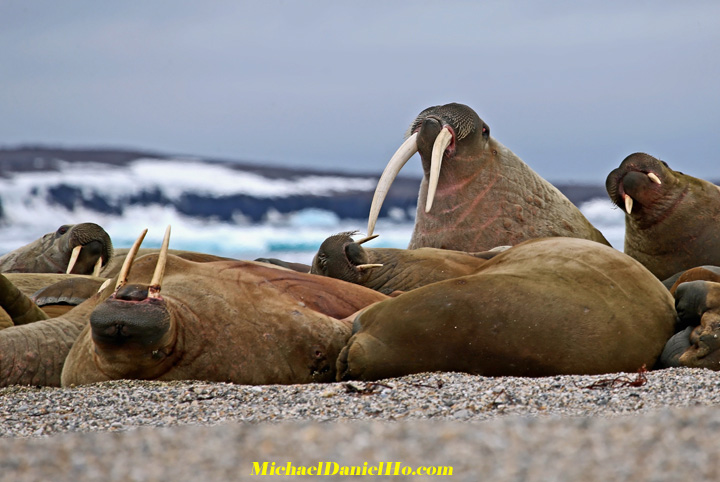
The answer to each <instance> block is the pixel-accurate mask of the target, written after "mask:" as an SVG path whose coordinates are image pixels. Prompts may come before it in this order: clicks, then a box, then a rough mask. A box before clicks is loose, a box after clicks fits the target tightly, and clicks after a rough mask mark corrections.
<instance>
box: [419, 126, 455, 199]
mask: <svg viewBox="0 0 720 482" xmlns="http://www.w3.org/2000/svg"><path fill="white" fill-rule="evenodd" d="M451 142H452V132H450V129H448V128H447V127H443V128H442V130H441V131H440V133H439V134H438V136H437V137H436V138H435V143H434V144H433V150H432V158H431V159H430V179H429V180H428V192H427V200H426V201H425V212H426V213H429V212H430V208H431V207H432V205H433V200H434V199H435V191H436V190H437V184H438V179H439V178H440V166H442V160H443V155H444V154H445V149H447V147H448V146H449V145H450V143H451Z"/></svg>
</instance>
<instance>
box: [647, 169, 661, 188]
mask: <svg viewBox="0 0 720 482" xmlns="http://www.w3.org/2000/svg"><path fill="white" fill-rule="evenodd" d="M647 176H648V177H649V178H650V180H651V181H652V182H654V183H655V184H658V185H662V182H660V178H659V177H657V174H655V173H654V172H648V173H647Z"/></svg>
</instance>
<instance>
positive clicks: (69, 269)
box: [65, 241, 107, 276]
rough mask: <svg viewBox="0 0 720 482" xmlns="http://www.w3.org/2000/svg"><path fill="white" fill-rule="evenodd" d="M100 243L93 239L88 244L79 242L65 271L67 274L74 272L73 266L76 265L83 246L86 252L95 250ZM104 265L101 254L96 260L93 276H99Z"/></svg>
mask: <svg viewBox="0 0 720 482" xmlns="http://www.w3.org/2000/svg"><path fill="white" fill-rule="evenodd" d="M98 244H100V242H99V241H91V242H89V243H88V244H84V245H83V244H78V245H77V246H75V247H74V248H73V250H72V254H71V255H70V261H69V262H68V267H67V269H66V270H65V273H66V274H70V273H72V270H73V268H74V267H75V265H76V263H77V261H78V259H79V258H80V251H82V250H83V248H85V253H87V252H88V251H91V252H93V251H96V250H97V245H98ZM91 256H92V254H91ZM105 261H106V262H107V260H105ZM102 267H103V257H102V255H100V256H98V259H97V261H96V262H95V266H94V267H93V271H92V276H99V275H100V270H101V269H102Z"/></svg>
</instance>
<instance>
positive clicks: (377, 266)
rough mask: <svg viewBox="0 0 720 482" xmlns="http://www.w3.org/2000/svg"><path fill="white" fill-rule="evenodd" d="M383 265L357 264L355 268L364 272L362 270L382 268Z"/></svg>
mask: <svg viewBox="0 0 720 482" xmlns="http://www.w3.org/2000/svg"><path fill="white" fill-rule="evenodd" d="M382 266H383V265H381V264H359V265H357V266H355V268H356V269H359V270H361V271H362V270H364V269H370V268H382Z"/></svg>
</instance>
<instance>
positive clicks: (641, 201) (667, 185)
mask: <svg viewBox="0 0 720 482" xmlns="http://www.w3.org/2000/svg"><path fill="white" fill-rule="evenodd" d="M683 176H685V175H684V174H683V173H682V172H677V171H673V170H672V169H670V167H669V166H668V164H667V163H666V162H665V161H661V160H659V159H656V158H654V157H652V156H650V155H648V154H645V153H642V152H638V153H635V154H631V155H629V156H628V157H626V158H625V159H624V160H623V161H622V163H620V167H618V168H617V169H615V170H613V171H612V172H610V174H608V177H607V179H606V180H605V189H606V190H607V193H608V195H609V196H610V200H611V201H612V202H613V204H615V205H616V206H618V207H620V208H623V209H624V210H625V211H626V212H627V216H628V218H629V220H628V221H630V220H631V221H632V222H634V223H636V224H637V225H638V227H641V228H643V227H647V226H652V225H653V224H656V223H657V222H659V221H662V220H663V219H664V218H665V217H666V216H667V213H668V211H670V210H672V209H673V207H674V206H675V205H676V204H677V203H678V202H679V201H680V200H681V199H682V197H683V195H684V194H683V191H684V189H683V188H682V187H681V185H682V183H681V181H680V177H683Z"/></svg>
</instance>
